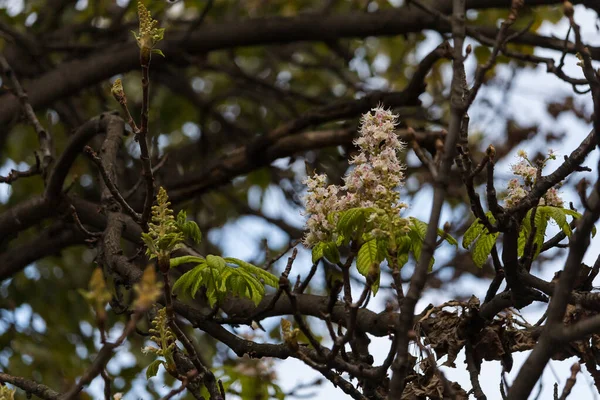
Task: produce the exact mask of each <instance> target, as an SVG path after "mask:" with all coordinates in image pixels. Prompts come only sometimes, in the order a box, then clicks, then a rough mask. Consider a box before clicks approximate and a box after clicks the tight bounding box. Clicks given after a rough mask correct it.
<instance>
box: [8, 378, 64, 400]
mask: <svg viewBox="0 0 600 400" xmlns="http://www.w3.org/2000/svg"><path fill="white" fill-rule="evenodd" d="M0 382H2V383H10V384H11V385H15V386H16V387H18V388H21V389H23V390H24V391H25V392H26V393H28V394H34V395H36V396H37V397H39V398H41V399H44V400H58V399H59V398H60V396H61V394H60V393H58V392H56V391H54V390H52V389H50V388H49V387H48V386H46V385H42V384H41V383H37V382H35V381H30V380H28V379H25V378H21V377H19V376H12V375H9V374H5V373H3V372H0Z"/></svg>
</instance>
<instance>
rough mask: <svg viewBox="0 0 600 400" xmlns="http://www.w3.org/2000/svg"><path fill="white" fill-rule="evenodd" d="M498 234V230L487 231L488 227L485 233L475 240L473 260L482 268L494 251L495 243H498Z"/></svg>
mask: <svg viewBox="0 0 600 400" xmlns="http://www.w3.org/2000/svg"><path fill="white" fill-rule="evenodd" d="M498 234H499V233H498V232H496V233H492V234H490V233H487V229H486V231H485V233H483V234H482V235H481V236H480V237H479V240H477V242H475V245H474V246H473V253H472V257H473V262H474V263H475V265H477V266H478V267H480V268H481V267H482V266H483V264H484V263H485V262H486V260H487V258H488V256H489V255H490V252H491V251H492V247H494V244H496V239H497V238H498Z"/></svg>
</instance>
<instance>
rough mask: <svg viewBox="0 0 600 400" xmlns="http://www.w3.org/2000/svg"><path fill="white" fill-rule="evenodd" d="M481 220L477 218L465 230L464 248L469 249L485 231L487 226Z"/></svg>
mask: <svg viewBox="0 0 600 400" xmlns="http://www.w3.org/2000/svg"><path fill="white" fill-rule="evenodd" d="M480 221H481V220H480V219H479V218H477V219H476V220H475V221H473V223H472V224H471V226H470V227H469V229H467V231H466V232H465V234H464V236H463V242H462V245H463V248H465V249H468V248H469V247H470V246H471V244H473V242H475V240H477V238H478V237H479V235H481V233H482V232H483V228H485V227H484V226H483V224H482V223H481V222H480Z"/></svg>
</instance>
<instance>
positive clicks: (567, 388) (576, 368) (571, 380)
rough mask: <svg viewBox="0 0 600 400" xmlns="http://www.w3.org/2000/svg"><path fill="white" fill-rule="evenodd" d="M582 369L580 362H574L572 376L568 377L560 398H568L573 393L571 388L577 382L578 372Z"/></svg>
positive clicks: (560, 399)
mask: <svg viewBox="0 0 600 400" xmlns="http://www.w3.org/2000/svg"><path fill="white" fill-rule="evenodd" d="M579 371H581V366H580V365H579V363H578V362H576V363H575V364H573V366H572V367H571V376H570V377H569V378H567V382H566V383H565V387H564V388H563V391H562V394H561V395H560V397H559V398H558V400H566V399H567V397H568V396H569V395H570V394H571V390H572V389H573V386H575V383H576V382H577V374H578V373H579Z"/></svg>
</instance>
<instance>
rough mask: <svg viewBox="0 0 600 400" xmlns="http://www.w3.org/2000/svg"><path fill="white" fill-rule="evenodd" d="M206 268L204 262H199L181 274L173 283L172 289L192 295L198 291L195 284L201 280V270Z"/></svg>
mask: <svg viewBox="0 0 600 400" xmlns="http://www.w3.org/2000/svg"><path fill="white" fill-rule="evenodd" d="M204 268H206V262H202V263H199V264H198V265H196V267H194V268H193V269H191V270H189V271H188V272H186V273H185V274H183V275H181V276H180V277H179V279H177V280H176V281H175V283H174V284H173V291H180V292H182V293H185V294H188V295H189V296H190V297H194V296H195V295H196V292H197V291H198V288H199V286H197V284H199V283H201V282H202V270H203V269H204Z"/></svg>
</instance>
